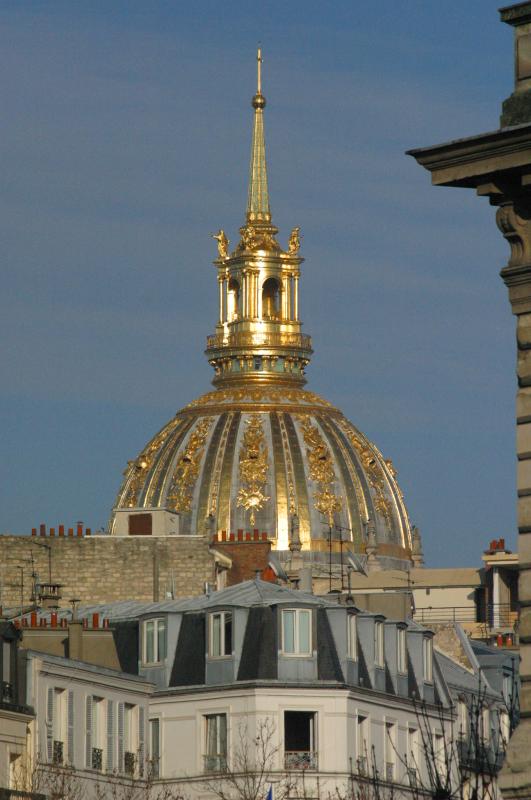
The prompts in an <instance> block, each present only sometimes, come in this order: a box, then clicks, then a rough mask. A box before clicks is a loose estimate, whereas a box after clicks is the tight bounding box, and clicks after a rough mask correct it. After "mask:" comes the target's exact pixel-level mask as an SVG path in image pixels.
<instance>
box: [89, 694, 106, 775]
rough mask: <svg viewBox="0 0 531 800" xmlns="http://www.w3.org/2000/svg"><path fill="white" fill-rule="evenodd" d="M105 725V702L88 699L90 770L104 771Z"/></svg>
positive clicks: (95, 698) (98, 699) (98, 698)
mask: <svg viewBox="0 0 531 800" xmlns="http://www.w3.org/2000/svg"><path fill="white" fill-rule="evenodd" d="M103 725H105V719H104V700H103V699H102V698H101V697H92V696H90V695H89V696H88V697H87V698H86V712H85V731H86V738H85V743H86V766H87V767H88V769H97V770H102V769H103V737H104V733H103Z"/></svg>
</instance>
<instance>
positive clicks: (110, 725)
mask: <svg viewBox="0 0 531 800" xmlns="http://www.w3.org/2000/svg"><path fill="white" fill-rule="evenodd" d="M113 770H114V702H113V701H112V700H107V772H112V771H113Z"/></svg>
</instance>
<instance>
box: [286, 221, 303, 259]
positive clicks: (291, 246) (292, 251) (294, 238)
mask: <svg viewBox="0 0 531 800" xmlns="http://www.w3.org/2000/svg"><path fill="white" fill-rule="evenodd" d="M300 233H301V229H300V228H299V227H296V228H293V230H292V231H291V234H290V237H289V241H288V253H289V255H290V256H296V255H297V253H298V252H299V248H300V246H301V236H300Z"/></svg>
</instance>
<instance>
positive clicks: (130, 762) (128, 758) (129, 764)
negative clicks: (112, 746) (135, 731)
mask: <svg viewBox="0 0 531 800" xmlns="http://www.w3.org/2000/svg"><path fill="white" fill-rule="evenodd" d="M135 763H136V759H135V754H134V753H129V752H125V753H124V772H125V774H126V775H134V774H135Z"/></svg>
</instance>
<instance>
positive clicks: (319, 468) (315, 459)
mask: <svg viewBox="0 0 531 800" xmlns="http://www.w3.org/2000/svg"><path fill="white" fill-rule="evenodd" d="M301 429H302V434H303V438H304V443H305V445H306V455H307V457H308V466H309V473H310V478H311V480H313V481H315V482H316V483H318V484H319V488H318V490H317V492H315V494H314V495H313V499H314V501H315V502H314V505H315V508H316V509H317V511H319V512H320V513H321V514H323V515H324V516H325V517H326V518H327V520H328V524H329V525H333V523H334V514H335V513H338V512H339V511H341V509H342V508H343V500H342V498H341V497H338V496H337V495H336V494H335V492H334V483H335V481H336V474H335V472H334V464H333V461H332V456H331V454H330V450H329V449H328V447H327V445H326V444H325V441H324V439H323V437H322V436H321V433H320V431H319V428H317V426H316V425H312V423H311V421H310V418H309V417H308V416H305V417H302V424H301Z"/></svg>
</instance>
